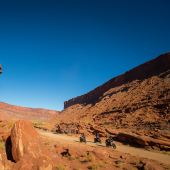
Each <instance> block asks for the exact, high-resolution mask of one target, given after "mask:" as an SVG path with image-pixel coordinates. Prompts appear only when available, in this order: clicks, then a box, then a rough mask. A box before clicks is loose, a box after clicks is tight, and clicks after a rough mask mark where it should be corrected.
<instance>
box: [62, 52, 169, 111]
mask: <svg viewBox="0 0 170 170" xmlns="http://www.w3.org/2000/svg"><path fill="white" fill-rule="evenodd" d="M169 63H170V53H168V54H163V55H161V56H159V57H157V58H156V59H154V60H151V61H149V62H146V63H144V64H142V65H140V66H138V67H135V68H134V69H132V70H130V71H127V72H125V73H124V74H122V75H120V76H117V77H115V78H113V79H111V80H109V81H108V82H106V83H105V84H103V85H101V86H99V87H97V88H96V89H94V90H92V91H90V92H89V93H87V94H84V95H82V96H78V97H75V98H73V99H70V100H68V101H66V102H64V108H67V107H69V106H72V105H74V104H94V103H96V102H97V100H99V98H100V97H102V95H103V94H104V93H105V92H107V91H108V90H109V89H111V88H114V87H119V86H121V85H123V84H127V83H130V82H132V81H134V80H144V79H147V78H149V77H152V76H154V75H159V74H160V73H163V72H165V71H167V70H169V69H170V64H169Z"/></svg>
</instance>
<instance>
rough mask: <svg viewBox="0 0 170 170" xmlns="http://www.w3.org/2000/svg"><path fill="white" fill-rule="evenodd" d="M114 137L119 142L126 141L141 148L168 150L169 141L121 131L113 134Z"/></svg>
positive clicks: (169, 146) (169, 149) (169, 147)
mask: <svg viewBox="0 0 170 170" xmlns="http://www.w3.org/2000/svg"><path fill="white" fill-rule="evenodd" d="M114 138H115V139H116V140H118V141H120V142H123V143H126V144H127V143H128V144H130V145H132V146H138V147H142V148H144V147H151V148H152V149H155V147H156V148H158V149H160V150H165V151H170V142H169V141H164V140H159V139H154V138H151V137H147V136H139V135H136V134H133V133H123V132H119V133H117V134H115V137H114Z"/></svg>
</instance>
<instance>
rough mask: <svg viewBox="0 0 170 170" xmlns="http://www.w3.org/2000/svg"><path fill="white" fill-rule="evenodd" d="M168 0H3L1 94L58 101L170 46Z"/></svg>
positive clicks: (16, 100)
mask: <svg viewBox="0 0 170 170" xmlns="http://www.w3.org/2000/svg"><path fill="white" fill-rule="evenodd" d="M169 9H170V1H169V0H141V1H140V0H138V1H136V0H119V1H116V0H102V1H101V0H60V1H59V0H58V1H57V0H55V1H52V0H39V1H38V0H34V1H32V0H24V1H15V0H12V1H9V0H6V1H2V0H0V63H1V64H2V65H3V74H2V75H1V76H0V101H4V102H7V103H11V104H15V105H22V106H28V107H38V108H39V107H42V108H49V109H57V110H61V109H63V102H64V101H65V100H68V99H70V98H72V97H75V96H78V95H81V94H84V93H86V92H88V91H89V90H92V89H94V88H95V87H97V86H98V85H101V84H103V83H104V82H106V81H107V80H109V79H111V78H113V77H114V76H117V75H119V74H121V73H123V72H125V71H127V70H129V69H131V68H133V67H134V66H137V65H139V64H141V63H143V62H145V61H148V60H150V59H152V58H155V57H156V56H158V55H159V54H161V53H165V52H168V51H170V12H169Z"/></svg>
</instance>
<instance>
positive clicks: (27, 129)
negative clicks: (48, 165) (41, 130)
mask: <svg viewBox="0 0 170 170" xmlns="http://www.w3.org/2000/svg"><path fill="white" fill-rule="evenodd" d="M11 142H12V155H13V159H14V160H15V162H17V161H19V160H20V159H21V158H22V157H23V156H24V155H25V154H29V155H30V156H32V157H34V158H36V157H38V156H39V155H40V154H41V153H42V151H41V146H40V143H41V142H40V137H39V135H38V133H37V132H36V131H35V130H34V128H33V126H32V124H31V122H28V121H24V120H19V121H17V122H16V123H15V124H14V126H13V128H12V130H11Z"/></svg>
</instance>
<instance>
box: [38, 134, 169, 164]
mask: <svg viewBox="0 0 170 170" xmlns="http://www.w3.org/2000/svg"><path fill="white" fill-rule="evenodd" d="M38 132H39V133H40V134H41V135H43V136H46V137H48V138H51V139H53V140H56V141H60V142H61V141H63V142H67V143H76V142H79V138H78V137H73V136H68V135H62V134H53V133H51V132H44V131H38ZM115 144H116V146H117V148H116V150H117V151H120V152H123V153H129V154H131V155H133V156H138V157H143V158H148V159H152V160H156V161H159V162H161V163H164V164H169V165H170V155H167V154H162V153H158V152H153V151H147V150H144V149H140V148H135V147H131V146H128V145H123V144H121V143H119V142H115ZM86 145H89V146H98V147H103V146H105V145H104V143H102V144H98V145H96V144H95V143H93V142H92V140H91V141H90V140H89V141H87V143H86ZM106 149H107V148H106Z"/></svg>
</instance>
